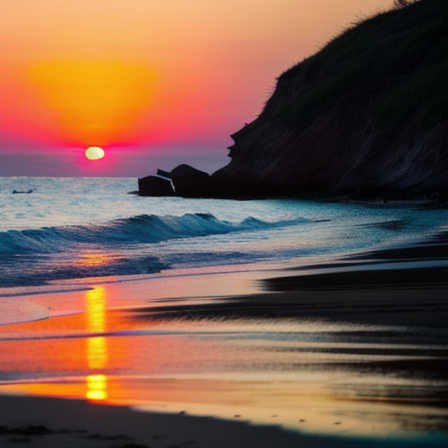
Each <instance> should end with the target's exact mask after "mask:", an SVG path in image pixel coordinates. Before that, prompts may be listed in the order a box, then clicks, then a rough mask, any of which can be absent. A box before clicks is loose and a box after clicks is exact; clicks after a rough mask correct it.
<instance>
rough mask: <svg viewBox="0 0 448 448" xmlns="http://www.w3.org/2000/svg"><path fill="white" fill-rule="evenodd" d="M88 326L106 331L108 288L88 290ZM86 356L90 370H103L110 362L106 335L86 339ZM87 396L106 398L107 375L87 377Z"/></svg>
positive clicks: (91, 329) (94, 329)
mask: <svg viewBox="0 0 448 448" xmlns="http://www.w3.org/2000/svg"><path fill="white" fill-rule="evenodd" d="M85 298H86V319H87V328H88V331H89V332H92V333H100V334H101V333H104V332H105V331H106V328H107V327H106V290H105V289H104V287H97V288H94V289H92V290H89V291H86V293H85ZM86 344H87V346H86V358H87V364H88V367H89V369H90V370H92V371H93V372H95V371H101V369H104V368H105V367H107V364H108V350H107V340H106V338H105V337H104V336H94V337H89V338H87V340H86ZM86 386H87V391H86V398H87V399H90V400H105V399H106V398H107V396H108V394H107V377H106V375H103V374H101V373H93V374H91V375H88V376H87V377H86Z"/></svg>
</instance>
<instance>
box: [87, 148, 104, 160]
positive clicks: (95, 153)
mask: <svg viewBox="0 0 448 448" xmlns="http://www.w3.org/2000/svg"><path fill="white" fill-rule="evenodd" d="M85 156H86V159H88V160H100V159H102V158H103V157H104V149H103V148H100V147H99V146H89V147H88V148H87V149H86V152H85Z"/></svg>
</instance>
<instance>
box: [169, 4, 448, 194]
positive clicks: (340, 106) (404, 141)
mask: <svg viewBox="0 0 448 448" xmlns="http://www.w3.org/2000/svg"><path fill="white" fill-rule="evenodd" d="M447 23H448V1H446V0H417V1H415V2H412V4H409V5H408V6H405V7H403V8H400V9H394V10H391V11H389V12H385V13H381V14H378V15H376V16H375V17H372V18H370V19H367V20H364V21H363V22H360V23H359V24H357V25H356V26H354V27H353V28H351V29H349V30H347V31H345V32H344V33H342V34H341V35H340V36H338V37H336V38H335V39H334V40H332V41H331V42H330V43H328V44H327V45H326V46H325V47H324V48H323V49H322V50H321V51H319V52H318V53H316V54H315V55H313V56H311V57H309V58H307V59H305V60H304V61H302V62H301V63H300V64H298V65H296V66H294V67H292V68H291V69H289V70H288V71H286V72H285V73H283V74H282V75H281V76H280V77H279V78H278V80H277V86H276V88H275V91H274V93H273V95H272V96H271V98H270V99H269V100H268V101H267V103H266V105H265V107H264V109H263V111H262V112H261V114H260V115H259V116H258V118H257V119H256V120H254V121H253V122H252V123H249V124H248V125H246V126H245V127H244V128H242V129H241V130H239V131H238V132H236V133H235V134H233V135H232V138H233V139H234V141H235V144H234V145H233V146H232V147H230V148H229V149H230V153H229V156H230V158H231V161H230V163H229V164H228V165H226V166H225V167H223V168H221V169H220V170H218V171H216V172H215V173H213V174H212V175H211V176H210V177H208V176H207V175H206V173H205V175H204V176H203V177H202V178H200V176H197V177H196V178H195V177H194V176H193V177H189V176H185V177H183V179H184V180H185V182H184V181H182V182H181V180H180V179H181V178H182V176H180V175H179V179H178V181H176V178H175V177H176V176H175V175H174V171H175V170H173V172H171V175H170V176H168V177H170V178H171V179H172V180H173V184H174V185H175V190H176V194H178V195H181V196H182V195H187V196H196V197H205V196H209V197H228V198H266V197H301V198H303V197H311V198H327V199H331V198H341V197H342V198H344V197H357V198H391V199H393V198H416V197H434V198H439V199H440V200H441V201H446V198H447V196H448V58H447V56H446V55H447V54H448V26H447V25H446V24H447ZM190 169H191V170H193V169H192V168H191V167H190ZM176 182H178V187H177V186H176ZM190 187H191V188H190Z"/></svg>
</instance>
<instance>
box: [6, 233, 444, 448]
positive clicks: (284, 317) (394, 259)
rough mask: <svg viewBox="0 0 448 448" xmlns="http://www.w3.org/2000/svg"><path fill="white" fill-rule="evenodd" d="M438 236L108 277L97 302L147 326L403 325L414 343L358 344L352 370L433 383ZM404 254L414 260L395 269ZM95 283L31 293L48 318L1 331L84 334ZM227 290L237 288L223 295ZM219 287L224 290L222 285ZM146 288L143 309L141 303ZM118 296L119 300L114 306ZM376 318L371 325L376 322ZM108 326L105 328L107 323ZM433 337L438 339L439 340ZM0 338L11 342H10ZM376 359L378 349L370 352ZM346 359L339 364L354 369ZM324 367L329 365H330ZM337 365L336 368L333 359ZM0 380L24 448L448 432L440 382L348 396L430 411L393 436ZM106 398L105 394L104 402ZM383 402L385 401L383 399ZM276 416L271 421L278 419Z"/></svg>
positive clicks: (260, 443)
mask: <svg viewBox="0 0 448 448" xmlns="http://www.w3.org/2000/svg"><path fill="white" fill-rule="evenodd" d="M446 235H447V234H446V232H444V233H442V234H441V236H440V238H439V237H437V238H435V239H434V241H435V244H433V245H431V244H417V245H414V246H407V247H404V248H396V249H389V250H387V251H378V252H374V253H371V254H364V255H363V256H361V257H359V258H358V257H348V258H346V259H341V260H339V261H338V260H336V261H334V262H333V263H329V264H326V265H320V266H312V265H310V266H299V267H297V268H294V267H288V268H285V269H283V270H281V271H279V270H273V271H270V270H263V271H262V272H256V271H250V272H249V273H248V272H240V273H238V272H230V273H229V272H227V273H217V274H216V273H211V274H207V275H204V276H198V275H192V276H178V277H172V276H169V275H167V276H161V277H158V278H157V279H152V280H142V281H141V282H124V283H110V284H104V285H103V286H102V287H103V289H104V288H105V291H106V292H107V294H109V296H110V297H111V298H112V300H111V301H110V302H108V304H107V307H106V305H101V306H103V307H104V309H103V311H102V312H103V313H104V316H107V319H109V321H110V322H112V323H113V322H115V320H116V319H124V321H126V322H133V323H134V324H136V325H137V326H136V327H135V328H139V327H138V325H140V324H142V325H143V324H144V325H149V326H153V325H155V327H154V328H155V329H156V330H157V328H158V327H157V325H159V323H160V322H162V323H163V322H170V321H173V322H183V324H185V325H188V323H189V322H192V323H195V324H197V323H198V322H199V323H200V322H202V321H204V322H211V323H212V325H213V322H221V323H222V322H224V323H225V322H229V323H232V322H239V321H241V320H242V319H243V320H245V321H247V322H252V321H253V322H260V323H263V325H264V324H266V325H267V326H269V325H270V323H273V322H275V323H276V324H279V323H281V322H291V321H294V322H305V323H306V322H318V323H320V325H321V326H322V328H325V326H326V325H330V324H331V323H332V322H336V323H342V324H344V323H346V324H347V323H348V324H349V327H348V328H351V327H350V325H352V326H353V325H355V327H356V326H357V325H361V326H367V327H366V328H370V327H372V326H373V328H374V330H373V331H374V333H375V331H378V334H379V335H380V337H383V338H386V340H387V341H389V342H394V340H395V338H397V337H399V336H400V334H403V335H405V336H406V337H407V338H410V339H409V341H410V342H409V341H408V342H407V343H408V344H411V345H409V347H408V346H404V348H400V347H399V346H397V345H396V344H395V345H394V344H392V345H391V347H390V348H388V347H387V345H386V346H384V345H383V346H381V345H378V344H377V345H373V346H371V347H370V346H369V345H366V346H365V347H364V346H361V348H359V349H356V350H357V351H354V352H353V353H354V354H356V355H357V356H361V358H360V359H361V360H362V359H363V357H366V356H367V361H366V360H364V361H361V362H360V363H359V364H358V365H357V364H356V363H354V364H353V367H354V369H355V371H356V372H357V374H358V375H361V377H362V375H364V374H367V375H370V374H371V372H372V371H375V372H376V373H378V372H380V374H381V375H383V376H386V377H388V376H392V377H393V376H396V375H402V374H403V372H406V375H408V373H410V372H412V375H413V377H415V378H416V379H417V380H418V381H421V379H426V378H430V382H429V383H428V384H431V381H433V382H434V381H435V384H439V383H440V384H442V383H443V384H445V383H446V369H445V367H444V366H445V363H446V361H447V359H448V349H447V347H446V345H445V346H442V345H443V341H444V340H445V341H446V339H443V338H442V339H440V338H441V335H446V334H447V331H448V325H447V322H448V302H447V300H446V297H447V295H448V281H447V275H448V268H447V266H446V257H445V249H446V247H447V238H446ZM427 262H434V263H435V264H436V266H427V265H425V263H427ZM402 263H404V264H407V265H408V266H411V265H412V266H413V267H412V268H409V269H401V268H400V269H392V268H394V267H397V266H398V265H399V264H402ZM412 263H413V264H412ZM420 263H421V266H419V264H420ZM437 264H440V266H438V265H437ZM416 266H417V267H416ZM357 268H360V269H357ZM378 268H381V269H378ZM174 278H175V281H174V280H173V279H174ZM150 285H151V288H149V286H150ZM91 287H92V288H91V289H88V290H82V289H80V290H78V291H68V292H63V293H61V294H53V295H52V294H49V295H46V294H45V293H43V294H41V295H35V296H34V299H35V301H36V303H42V304H45V305H49V304H50V302H51V305H52V306H53V310H54V314H53V316H50V318H49V319H47V320H46V321H41V322H36V323H33V322H28V323H24V324H19V325H23V326H22V327H16V326H14V325H10V326H7V328H6V330H5V331H7V332H8V331H12V330H14V329H15V328H24V329H26V330H27V331H43V333H42V334H43V335H44V339H43V340H42V343H43V342H44V341H45V340H46V338H47V337H48V335H47V333H45V331H48V330H45V328H47V326H48V328H50V329H52V328H53V327H52V326H51V325H50V324H51V323H52V322H55V324H56V323H58V322H60V320H61V319H63V320H64V319H65V320H64V321H66V322H67V323H70V325H75V326H74V328H75V329H77V331H80V330H78V326H79V325H85V323H84V324H83V323H82V322H81V320H82V319H81V318H82V316H83V315H82V314H79V312H80V311H79V309H80V306H81V304H82V301H83V300H84V298H85V297H87V296H88V294H89V291H95V288H98V287H100V288H101V282H100V283H99V284H98V285H97V286H95V282H92V284H91ZM232 289H234V292H235V293H234V294H230V293H229V291H231V290H232ZM219 291H221V293H222V294H218V292H219ZM244 291H246V293H244ZM238 292H239V294H238ZM59 296H60V297H59ZM27 297H28V298H29V299H32V298H33V296H27ZM65 297H70V299H71V300H73V303H72V305H71V306H72V308H73V309H72V311H73V312H74V313H75V314H74V316H71V315H59V314H58V306H59V305H58V303H59V302H58V300H59V301H60V303H62V304H64V306H66V303H67V299H66V298H65ZM123 297H126V298H127V300H129V302H127V303H126V305H123V302H122V299H123ZM142 297H143V298H144V303H147V306H145V304H144V303H143V304H142V302H141V300H142V299H141V298H142ZM149 297H151V298H149ZM207 297H208V299H207ZM137 298H139V300H140V302H138V300H137ZM115 301H116V302H115ZM117 304H119V305H120V306H119V307H117V306H116V305H117ZM109 306H110V308H108V307H109ZM97 311H98V310H97ZM86 312H87V311H86ZM76 313H78V314H76ZM61 322H62V321H61ZM80 322H81V323H80ZM94 325H97V324H94ZM111 325H112V324H111ZM113 325H115V324H114V323H113ZM376 327H377V328H378V330H375V328H376ZM0 328H1V327H0ZM56 328H58V327H57V326H56ZM61 328H62V327H61ZM79 328H81V327H79ZM117 328H118V327H117ZM162 328H163V327H162ZM42 329H43V330H42ZM101 329H102V327H101V326H100V327H97V330H101ZM397 329H399V330H397ZM386 330H387V331H386ZM52 331H53V330H52ZM95 331H96V330H95ZM103 331H105V329H104V330H103ZM353 331H355V330H353ZM397 331H398V333H396V332H397ZM374 333H372V334H374ZM48 334H49V335H50V336H51V334H50V333H48ZM83 334H84V333H81V337H83V338H85V337H86V336H85V334H84V335H83ZM104 334H106V333H104ZM110 334H111V335H113V332H112V333H110ZM397 334H398V336H397ZM76 337H77V336H76ZM438 340H439V344H441V346H440V347H439V346H438V345H437V341H438ZM3 341H6V343H9V342H8V341H7V340H6V339H3ZM12 341H13V340H12ZM75 341H76V340H75ZM50 342H51V337H50ZM2 343H5V342H2ZM11 343H12V344H13V343H14V342H11ZM38 343H39V342H38ZM26 344H28V342H26ZM30 347H31V345H30ZM428 347H429V348H428ZM330 349H331V346H330ZM342 350H348V351H347V352H346V353H347V355H348V354H349V355H350V356H352V350H354V349H352V348H350V347H349V348H343V349H342ZM388 350H389V352H390V354H388ZM304 353H306V350H305V352H304ZM340 353H344V352H343V351H341V352H340ZM377 356H379V357H380V358H379V359H376V358H375V357H377ZM369 357H371V358H369ZM369 359H370V360H369ZM95 362H98V360H97V361H95ZM344 362H347V361H344ZM350 363H351V361H350ZM350 363H349V364H347V366H352V364H350ZM331 365H332V364H329V366H330V369H331V368H332V367H331ZM335 368H339V367H338V366H337V365H335ZM44 378H45V376H44ZM199 378H200V377H199ZM55 381H57V379H56V380H55ZM198 381H200V380H198ZM425 381H426V380H425ZM2 383H3V385H2V387H1V388H0V391H1V390H2V389H3V390H2V391H1V394H0V447H2V446H5V447H11V446H16V445H17V446H20V444H24V443H26V445H27V446H29V447H31V448H41V447H42V448H43V447H49V448H52V447H55V448H56V447H58V448H59V446H67V447H69V448H70V447H73V448H75V447H82V448H106V447H108V448H142V447H146V448H181V447H185V446H192V447H196V448H228V447H229V446H231V447H232V448H240V447H241V448H243V447H244V448H251V447H254V448H255V447H257V448H277V447H278V446H281V447H282V448H289V447H291V448H292V447H294V448H295V447H297V446H304V447H331V448H334V447H339V446H340V447H350V446H353V447H355V446H363V444H369V446H372V447H376V446H378V447H391V448H392V447H394V446H397V444H400V443H404V441H405V443H406V446H410V447H413V446H415V447H437V448H438V447H442V446H445V445H446V443H447V440H448V421H446V420H447V419H446V418H445V419H444V418H443V416H442V414H443V410H446V409H447V408H448V387H445V386H443V385H442V386H439V387H436V388H434V389H428V390H425V389H424V391H423V392H419V387H420V386H419V387H417V388H416V391H415V390H413V389H412V388H411V389H409V391H408V392H407V393H408V395H397V396H394V392H393V391H390V392H389V395H387V393H386V395H385V396H383V395H381V394H382V393H383V392H381V390H380V391H379V392H378V396H376V395H375V394H376V393H377V392H375V391H373V393H372V391H370V393H372V395H370V396H365V397H363V396H362V395H361V396H359V397H351V398H348V400H353V402H356V401H358V402H362V401H363V400H365V403H366V405H369V406H370V405H376V403H379V404H380V405H381V406H392V407H391V409H392V410H393V406H394V404H398V405H399V406H401V407H399V408H397V409H400V412H403V409H405V408H406V407H407V408H408V409H410V410H411V414H412V412H417V410H418V409H420V407H422V408H421V409H422V411H421V412H428V414H427V415H426V416H423V421H426V420H427V422H428V423H427V424H428V426H427V427H420V429H419V427H418V424H416V426H415V431H413V430H412V429H410V430H409V432H407V433H406V431H405V432H403V433H397V434H396V435H395V437H394V436H393V435H391V434H389V435H384V434H383V433H382V432H381V431H379V432H378V433H377V434H376V435H375V431H374V430H373V434H370V435H367V434H365V435H363V436H362V435H359V434H358V435H356V434H354V433H350V431H349V432H347V427H346V426H344V425H345V423H346V421H345V420H344V419H343V420H342V426H341V428H340V431H339V433H338V431H337V429H338V428H339V427H338V426H333V429H332V430H333V434H326V433H325V432H323V433H319V432H314V433H313V430H311V432H309V431H310V429H309V428H310V427H309V428H308V429H307V432H306V433H305V432H301V431H300V430H298V429H295V430H293V429H284V428H285V426H284V425H283V428H282V423H281V422H278V423H277V424H272V425H271V424H261V423H258V424H255V423H249V422H248V421H244V418H245V417H244V416H242V417H241V419H240V417H237V416H236V415H235V416H234V418H233V419H231V418H230V419H229V418H227V419H224V418H213V417H200V416H193V415H189V409H188V403H189V402H188V399H191V398H186V400H187V401H185V403H184V405H185V409H186V410H187V413H185V412H184V411H180V412H178V413H175V412H170V413H168V412H167V413H164V412H154V411H149V412H136V411H135V410H133V409H131V408H130V407H126V406H117V405H111V404H108V403H107V401H106V402H103V404H99V402H98V403H95V404H93V403H90V402H88V401H87V400H77V399H76V400H74V399H58V398H45V397H44V396H35V395H28V396H18V395H14V390H13V389H14V388H12V389H11V388H10V389H9V393H10V394H12V395H2V394H3V393H6V394H7V393H8V387H7V384H6V385H5V382H3V381H2ZM6 383H8V382H7V381H6ZM25 383H26V381H25ZM180 383H181V382H179V384H180ZM210 384H213V383H210V382H208V383H207V382H204V383H203V386H204V387H205V388H207V387H209V385H210ZM417 384H418V382H417ZM205 385H207V386H205ZM4 386H6V387H4ZM179 387H180V386H179ZM19 389H20V388H19ZM361 391H362V389H361ZM22 393H24V392H23V391H22ZM402 393H403V392H400V394H402ZM42 395H45V393H43V394H42ZM62 396H64V395H62ZM65 396H67V395H65ZM193 396H194V395H191V397H193ZM189 397H190V396H189ZM344 399H347V397H346V398H344V397H343V396H342V400H344ZM112 402H113V400H112V401H111V402H110V403H112ZM382 402H384V403H385V404H381V403H382ZM193 408H194V406H192V409H193ZM235 409H236V411H235V412H239V411H238V407H235ZM379 409H383V408H379ZM412 409H415V411H412ZM431 409H435V410H437V413H436V414H435V415H432V414H431V412H430V411H431ZM195 415H198V414H195ZM299 419H300V420H302V419H303V421H304V424H305V421H306V420H307V419H310V416H307V415H300V416H299V415H298V416H297V418H296V422H299ZM411 420H412V419H411ZM431 421H433V423H430V422H431ZM272 422H273V423H276V422H275V419H274V420H273V421H272ZM434 422H435V423H434ZM339 423H341V422H338V421H337V420H333V421H332V422H331V423H329V425H338V424H339ZM404 423H406V421H405V422H404ZM298 427H300V424H299V425H298ZM304 428H306V426H305V425H304Z"/></svg>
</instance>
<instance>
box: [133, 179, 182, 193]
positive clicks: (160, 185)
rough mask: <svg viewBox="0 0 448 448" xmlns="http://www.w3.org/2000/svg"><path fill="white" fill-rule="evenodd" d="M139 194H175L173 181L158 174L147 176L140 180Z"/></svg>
mask: <svg viewBox="0 0 448 448" xmlns="http://www.w3.org/2000/svg"><path fill="white" fill-rule="evenodd" d="M138 195H139V196H173V195H174V190H173V186H172V185H171V182H170V181H169V180H167V179H163V178H161V177H157V176H147V177H143V178H142V179H139V180H138Z"/></svg>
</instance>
